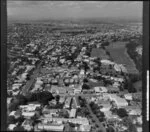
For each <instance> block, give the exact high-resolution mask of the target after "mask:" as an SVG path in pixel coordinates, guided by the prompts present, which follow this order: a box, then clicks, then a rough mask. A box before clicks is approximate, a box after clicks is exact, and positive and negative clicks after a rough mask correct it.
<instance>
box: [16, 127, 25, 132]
mask: <svg viewBox="0 0 150 132" xmlns="http://www.w3.org/2000/svg"><path fill="white" fill-rule="evenodd" d="M14 131H21V132H22V131H26V130H25V129H24V128H23V127H22V126H16V127H15V128H14Z"/></svg>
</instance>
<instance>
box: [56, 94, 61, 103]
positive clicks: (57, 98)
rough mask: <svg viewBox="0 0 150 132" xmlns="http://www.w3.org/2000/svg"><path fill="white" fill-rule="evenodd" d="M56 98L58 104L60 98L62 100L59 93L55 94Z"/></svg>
mask: <svg viewBox="0 0 150 132" xmlns="http://www.w3.org/2000/svg"><path fill="white" fill-rule="evenodd" d="M55 99H56V102H57V104H58V103H59V100H60V96H59V95H56V96H55Z"/></svg>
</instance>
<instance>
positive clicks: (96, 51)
mask: <svg viewBox="0 0 150 132" xmlns="http://www.w3.org/2000/svg"><path fill="white" fill-rule="evenodd" d="M91 57H100V58H101V59H109V56H108V55H107V54H106V51H105V50H104V49H102V48H101V49H96V48H93V49H92V52H91Z"/></svg>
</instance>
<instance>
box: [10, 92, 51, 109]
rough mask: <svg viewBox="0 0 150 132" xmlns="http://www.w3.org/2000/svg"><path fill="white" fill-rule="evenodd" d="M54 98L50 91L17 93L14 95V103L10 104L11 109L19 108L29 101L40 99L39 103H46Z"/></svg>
mask: <svg viewBox="0 0 150 132" xmlns="http://www.w3.org/2000/svg"><path fill="white" fill-rule="evenodd" d="M52 99H54V97H53V95H52V94H51V93H50V92H48V91H43V92H38V93H32V94H28V95H27V96H24V95H17V96H16V97H14V99H13V101H12V103H11V104H10V106H9V110H10V111H13V110H17V108H18V106H19V105H26V104H27V103H28V102H33V101H38V102H39V103H41V104H43V105H46V104H48V101H51V100H52Z"/></svg>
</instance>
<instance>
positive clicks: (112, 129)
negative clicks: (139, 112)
mask: <svg viewBox="0 0 150 132" xmlns="http://www.w3.org/2000/svg"><path fill="white" fill-rule="evenodd" d="M106 131H107V132H115V130H114V128H113V127H112V126H109V127H108V128H107V129H106Z"/></svg>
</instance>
